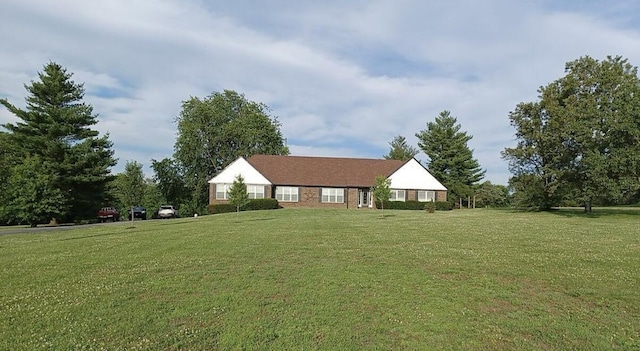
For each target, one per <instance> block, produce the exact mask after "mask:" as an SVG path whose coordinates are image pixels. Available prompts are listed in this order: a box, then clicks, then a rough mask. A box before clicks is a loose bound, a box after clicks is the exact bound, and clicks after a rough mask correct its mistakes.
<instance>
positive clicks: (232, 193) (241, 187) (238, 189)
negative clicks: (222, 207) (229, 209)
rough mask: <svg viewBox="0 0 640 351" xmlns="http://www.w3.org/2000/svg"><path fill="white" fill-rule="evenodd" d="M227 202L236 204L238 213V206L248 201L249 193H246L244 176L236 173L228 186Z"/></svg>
mask: <svg viewBox="0 0 640 351" xmlns="http://www.w3.org/2000/svg"><path fill="white" fill-rule="evenodd" d="M228 198H229V203H230V204H232V205H234V206H236V213H240V208H241V207H243V206H244V205H246V204H247V203H248V202H249V194H248V193H247V185H246V184H245V183H244V178H242V176H241V175H238V176H237V177H236V179H235V180H234V181H233V184H232V185H231V188H229V194H228Z"/></svg>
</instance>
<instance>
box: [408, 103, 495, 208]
mask: <svg viewBox="0 0 640 351" xmlns="http://www.w3.org/2000/svg"><path fill="white" fill-rule="evenodd" d="M460 128H461V126H460V125H459V124H457V120H456V118H455V117H453V116H451V114H450V112H449V111H443V112H441V113H440V115H439V116H438V117H436V120H435V122H429V123H427V129H425V130H422V131H420V133H417V134H416V137H418V139H419V142H418V146H419V147H420V149H422V151H424V153H425V154H426V155H427V156H428V157H429V163H428V165H427V168H428V169H429V172H431V174H432V175H433V176H434V177H436V179H438V180H439V181H440V182H442V183H443V185H444V186H445V187H447V189H449V192H448V194H449V198H450V199H451V200H453V201H455V200H457V198H458V197H467V196H470V195H471V194H472V192H473V186H475V185H477V183H478V182H479V181H480V180H481V179H482V178H484V173H485V171H483V170H482V169H481V168H480V164H479V163H478V161H477V160H476V159H474V158H473V152H472V150H471V149H469V146H468V145H467V142H468V141H469V140H471V138H472V136H470V135H467V132H463V131H460Z"/></svg>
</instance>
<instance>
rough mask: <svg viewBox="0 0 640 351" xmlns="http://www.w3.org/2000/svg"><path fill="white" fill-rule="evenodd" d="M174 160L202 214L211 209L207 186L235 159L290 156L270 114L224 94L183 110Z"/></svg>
mask: <svg viewBox="0 0 640 351" xmlns="http://www.w3.org/2000/svg"><path fill="white" fill-rule="evenodd" d="M177 125H178V138H177V140H176V143H175V153H174V158H175V160H176V162H177V164H178V165H179V167H180V169H181V170H182V174H183V176H184V179H185V185H186V186H187V187H188V188H189V189H190V192H191V193H192V194H194V195H193V197H192V198H193V200H192V201H193V202H194V203H195V204H196V206H197V207H199V208H205V207H206V205H207V203H208V189H207V181H208V180H209V179H211V178H212V177H213V176H215V175H216V174H217V173H218V172H220V171H221V170H222V169H223V168H224V167H226V166H227V165H228V164H229V163H231V162H232V161H234V160H235V159H236V158H238V157H240V156H243V157H249V156H252V155H254V154H273V155H287V154H289V149H288V148H287V146H286V145H285V143H284V138H283V136H282V133H281V131H280V123H279V122H278V120H277V119H276V118H275V117H272V116H270V115H269V108H268V107H267V106H266V105H264V104H262V103H256V102H253V101H249V100H247V99H246V98H245V97H244V95H242V94H238V93H236V92H235V91H231V90H225V91H224V92H222V93H218V92H214V93H213V94H211V95H209V96H208V97H206V98H204V99H199V98H197V97H192V98H190V99H189V100H187V101H185V102H184V103H183V104H182V111H181V113H180V115H179V116H178V118H177Z"/></svg>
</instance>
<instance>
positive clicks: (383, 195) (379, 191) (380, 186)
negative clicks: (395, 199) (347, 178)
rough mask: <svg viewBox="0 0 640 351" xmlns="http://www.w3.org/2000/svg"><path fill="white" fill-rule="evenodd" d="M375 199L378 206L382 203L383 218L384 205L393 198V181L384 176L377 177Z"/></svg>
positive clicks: (374, 190)
mask: <svg viewBox="0 0 640 351" xmlns="http://www.w3.org/2000/svg"><path fill="white" fill-rule="evenodd" d="M373 197H374V199H376V204H377V203H378V202H380V210H381V211H382V217H384V203H385V202H387V201H389V198H390V197H391V179H389V178H387V177H385V176H382V175H379V176H376V179H375V185H374V186H373Z"/></svg>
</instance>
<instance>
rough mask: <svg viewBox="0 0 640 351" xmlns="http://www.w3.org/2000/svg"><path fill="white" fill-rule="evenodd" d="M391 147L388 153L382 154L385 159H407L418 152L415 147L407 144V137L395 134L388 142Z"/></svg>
mask: <svg viewBox="0 0 640 351" xmlns="http://www.w3.org/2000/svg"><path fill="white" fill-rule="evenodd" d="M389 146H391V149H390V150H389V153H388V154H386V155H385V156H384V158H385V159H387V160H401V161H407V160H410V159H412V158H413V157H414V156H415V155H417V154H418V152H420V151H419V150H418V149H416V148H415V147H413V146H411V145H409V144H407V139H406V138H405V137H403V136H402V135H397V136H395V137H394V138H393V140H392V141H390V142H389Z"/></svg>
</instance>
